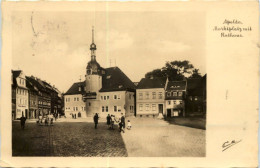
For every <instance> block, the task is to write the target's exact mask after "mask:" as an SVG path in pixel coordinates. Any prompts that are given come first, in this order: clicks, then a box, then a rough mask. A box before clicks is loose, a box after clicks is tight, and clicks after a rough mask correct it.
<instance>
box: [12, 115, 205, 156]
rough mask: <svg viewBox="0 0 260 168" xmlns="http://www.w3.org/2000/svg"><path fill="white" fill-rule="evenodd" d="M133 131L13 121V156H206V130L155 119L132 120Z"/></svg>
mask: <svg viewBox="0 0 260 168" xmlns="http://www.w3.org/2000/svg"><path fill="white" fill-rule="evenodd" d="M130 120H131V123H132V126H133V127H132V129H131V130H126V131H125V133H119V132H118V129H117V128H116V129H115V130H108V129H107V125H106V123H105V122H100V123H99V124H98V129H96V130H95V129H94V124H93V123H92V122H91V121H84V120H76V121H77V122H71V121H70V122H55V123H54V126H38V125H37V124H36V123H35V122H28V123H26V127H25V129H24V130H22V129H21V128H20V123H19V122H18V121H14V122H13V130H12V131H13V135H12V137H13V142H12V145H13V156H65V157H66V156H82V157H127V156H128V157H191V156H194V157H204V156H205V153H206V149H205V130H203V129H196V128H189V127H185V126H179V125H174V124H169V123H168V122H166V121H164V120H158V119H153V118H131V119H130Z"/></svg>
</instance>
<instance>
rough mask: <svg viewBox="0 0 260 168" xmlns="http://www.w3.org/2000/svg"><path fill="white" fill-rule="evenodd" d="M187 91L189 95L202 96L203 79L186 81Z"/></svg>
mask: <svg viewBox="0 0 260 168" xmlns="http://www.w3.org/2000/svg"><path fill="white" fill-rule="evenodd" d="M187 91H188V94H189V95H196V96H201V95H203V78H195V79H187Z"/></svg>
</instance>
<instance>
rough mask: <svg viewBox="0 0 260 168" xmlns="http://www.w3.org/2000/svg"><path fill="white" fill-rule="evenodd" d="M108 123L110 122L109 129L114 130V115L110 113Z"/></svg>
mask: <svg viewBox="0 0 260 168" xmlns="http://www.w3.org/2000/svg"><path fill="white" fill-rule="evenodd" d="M110 121H111V122H110V124H111V129H112V130H114V124H115V116H114V115H111V119H110Z"/></svg>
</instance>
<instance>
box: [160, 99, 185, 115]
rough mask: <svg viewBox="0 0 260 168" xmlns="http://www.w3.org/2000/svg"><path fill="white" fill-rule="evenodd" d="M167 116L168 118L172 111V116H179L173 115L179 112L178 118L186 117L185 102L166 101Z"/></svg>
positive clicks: (180, 100)
mask: <svg viewBox="0 0 260 168" xmlns="http://www.w3.org/2000/svg"><path fill="white" fill-rule="evenodd" d="M165 107H166V115H167V116H168V110H169V109H170V110H171V116H177V114H176V113H175V114H173V113H174V112H178V116H185V101H184V100H182V99H179V100H165Z"/></svg>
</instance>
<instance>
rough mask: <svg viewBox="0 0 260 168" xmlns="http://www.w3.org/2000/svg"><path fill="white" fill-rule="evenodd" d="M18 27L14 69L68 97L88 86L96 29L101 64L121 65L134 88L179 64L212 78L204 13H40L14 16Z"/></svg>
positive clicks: (15, 37) (96, 41)
mask: <svg viewBox="0 0 260 168" xmlns="http://www.w3.org/2000/svg"><path fill="white" fill-rule="evenodd" d="M12 22H13V24H12V26H13V27H12V29H13V31H12V32H13V36H12V37H13V39H12V41H13V48H12V56H13V57H12V58H13V69H15V70H16V69H21V70H23V71H24V72H25V74H26V75H34V76H37V77H39V78H41V79H42V80H46V81H48V82H50V83H51V84H52V85H55V86H56V87H58V89H59V90H60V91H63V92H66V91H67V90H68V89H69V87H70V86H71V85H72V84H73V83H74V82H78V81H79V79H80V76H81V79H82V80H84V77H85V71H86V66H87V62H88V61H89V60H90V50H89V46H90V43H91V35H92V34H91V33H92V32H91V29H92V26H94V27H95V43H96V45H97V51H96V55H97V61H98V62H99V63H100V65H101V66H102V67H105V68H106V67H110V66H114V65H115V64H116V66H118V67H119V68H120V69H121V70H122V71H123V72H124V73H125V74H126V75H127V76H128V77H129V78H130V79H131V80H132V81H133V82H138V81H140V79H141V78H143V77H144V75H145V73H146V72H148V71H151V70H153V69H155V68H161V67H162V66H164V64H165V63H166V61H174V60H189V61H190V62H191V63H192V64H193V65H194V66H195V67H196V68H199V69H200V72H201V73H202V74H205V73H206V65H205V63H206V60H205V59H206V56H205V48H204V46H205V16H204V13H199V12H192V13H189V12H109V13H108V12H37V11H34V12H14V15H13V17H12ZM111 60H112V65H111V63H110V62H111Z"/></svg>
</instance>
